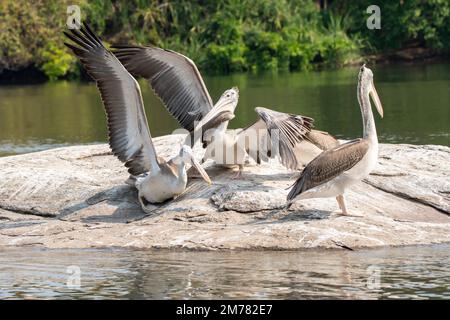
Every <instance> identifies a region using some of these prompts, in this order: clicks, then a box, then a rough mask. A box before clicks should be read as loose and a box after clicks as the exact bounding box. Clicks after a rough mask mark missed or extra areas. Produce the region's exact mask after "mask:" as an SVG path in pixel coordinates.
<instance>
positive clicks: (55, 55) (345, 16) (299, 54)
mask: <svg viewBox="0 0 450 320" xmlns="http://www.w3.org/2000/svg"><path fill="white" fill-rule="evenodd" d="M318 2H319V1H313V0H276V1H275V0H273V1H272V0H223V1H216V0H203V1H199V2H195V1H189V0H128V1H125V0H115V1H103V0H91V1H87V0H77V1H74V0H70V1H69V0H63V1H60V0H37V1H33V2H29V1H28V0H3V1H1V2H0V30H1V31H2V32H1V33H0V70H2V69H9V70H21V69H24V68H26V67H29V66H32V67H35V68H38V69H39V70H41V71H42V72H44V73H45V74H46V75H47V77H48V78H49V79H57V78H60V77H77V76H78V75H79V72H80V71H79V69H78V68H79V66H78V64H76V63H75V59H74V57H73V56H72V55H70V54H69V52H68V50H66V49H65V48H64V46H63V41H64V37H63V36H62V30H64V29H65V23H66V19H67V13H66V9H67V6H68V5H71V4H78V5H79V6H80V7H81V13H82V19H83V20H84V21H88V22H89V24H90V25H91V26H92V27H93V29H94V30H96V31H97V32H98V33H99V34H100V35H102V38H103V39H104V40H106V42H107V43H140V44H154V45H156V46H160V47H164V48H169V49H172V50H176V51H179V52H182V53H184V54H186V55H188V56H189V57H191V58H192V59H193V60H194V61H196V63H197V65H198V66H199V68H200V69H201V70H202V71H203V72H209V73H230V72H246V71H251V72H259V71H282V70H289V71H295V70H307V69H314V68H321V67H328V68H330V67H339V66H342V65H345V64H348V63H351V62H357V61H360V60H361V59H362V58H361V57H362V56H364V55H367V54H376V53H389V52H392V51H394V50H398V49H401V48H405V47H409V46H417V47H422V48H430V49H434V50H435V51H436V52H437V53H445V52H449V50H450V39H449V37H450V3H449V2H448V0H429V1H422V0H384V1H377V2H378V5H379V6H380V8H381V15H382V20H381V24H382V29H381V30H369V29H367V28H366V19H367V18H368V16H369V14H367V13H366V8H367V6H368V5H370V4H372V3H371V2H372V1H352V0H343V1H325V2H327V3H328V6H327V8H325V9H320V7H319V6H318V4H317V3H318Z"/></svg>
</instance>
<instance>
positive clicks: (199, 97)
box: [113, 46, 213, 131]
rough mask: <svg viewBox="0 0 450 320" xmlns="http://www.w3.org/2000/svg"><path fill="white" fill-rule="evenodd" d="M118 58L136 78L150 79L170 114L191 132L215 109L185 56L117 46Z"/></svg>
mask: <svg viewBox="0 0 450 320" xmlns="http://www.w3.org/2000/svg"><path fill="white" fill-rule="evenodd" d="M113 48H114V49H115V50H114V51H113V52H114V54H115V55H116V57H117V58H118V59H119V60H120V61H121V62H122V64H123V65H124V66H125V68H126V69H127V70H128V71H129V72H130V73H131V74H132V75H134V76H140V77H144V78H146V79H147V81H148V82H149V84H150V86H151V87H152V89H153V91H154V92H155V94H156V95H157V96H158V97H159V98H160V99H161V100H162V102H163V104H164V106H165V107H166V108H167V110H168V111H169V113H170V114H171V115H172V116H173V117H174V118H175V119H177V120H178V122H179V123H180V125H181V126H182V127H183V128H185V129H186V130H188V131H192V130H193V129H194V125H195V124H194V123H195V121H199V120H200V119H201V118H202V117H203V116H205V115H206V114H207V113H208V112H209V111H210V110H211V109H212V107H213V103H212V100H211V97H210V95H209V93H208V90H207V89H206V86H205V83H204V82H203V79H202V76H201V75H200V72H199V71H198V69H197V67H196V65H195V64H194V62H193V61H192V60H191V59H189V58H188V57H185V56H184V55H182V54H180V53H177V52H174V51H170V50H164V49H160V48H157V47H152V46H146V47H141V46H114V47H113Z"/></svg>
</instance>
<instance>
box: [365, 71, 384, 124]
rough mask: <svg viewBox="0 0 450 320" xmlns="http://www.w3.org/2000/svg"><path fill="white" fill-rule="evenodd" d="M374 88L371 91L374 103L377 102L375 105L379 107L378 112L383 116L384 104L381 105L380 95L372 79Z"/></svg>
mask: <svg viewBox="0 0 450 320" xmlns="http://www.w3.org/2000/svg"><path fill="white" fill-rule="evenodd" d="M371 87H372V88H371V89H370V91H369V94H370V96H371V97H372V100H373V103H375V107H376V108H377V111H378V113H379V114H380V116H381V117H382V118H383V115H384V113H383V106H382V105H381V101H380V97H379V96H378V93H377V89H375V85H374V83H373V80H372V86H371Z"/></svg>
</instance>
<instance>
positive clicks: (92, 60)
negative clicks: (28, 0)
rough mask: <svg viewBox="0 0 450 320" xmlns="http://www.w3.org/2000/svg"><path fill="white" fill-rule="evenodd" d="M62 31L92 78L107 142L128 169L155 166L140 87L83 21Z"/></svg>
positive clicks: (149, 168)
mask: <svg viewBox="0 0 450 320" xmlns="http://www.w3.org/2000/svg"><path fill="white" fill-rule="evenodd" d="M64 34H65V35H66V36H67V37H68V38H69V39H70V40H72V41H73V42H74V43H75V44H77V45H78V46H75V45H73V44H69V43H65V45H66V46H67V47H69V48H70V49H71V50H72V51H73V52H74V53H75V55H76V56H77V57H78V58H79V59H80V61H81V63H82V64H83V66H84V68H85V69H86V71H87V72H88V73H89V75H90V76H91V77H92V78H93V79H94V80H95V81H96V83H97V87H98V89H99V90H100V95H101V97H102V101H103V105H104V107H105V110H106V114H107V119H108V131H109V145H110V147H111V149H112V151H113V153H114V155H116V156H117V157H118V158H119V160H120V161H122V162H124V163H125V166H126V167H128V168H129V170H128V171H129V172H130V173H131V174H133V175H138V174H140V173H144V172H146V171H149V170H157V169H158V168H159V165H158V161H157V159H156V151H155V148H154V146H153V143H152V139H151V136H150V130H149V128H148V123H147V118H146V115H145V110H144V104H143V101H142V96H141V90H140V88H139V84H138V83H137V82H136V80H135V79H134V78H133V77H132V76H131V75H130V73H128V71H127V70H126V69H125V68H124V67H123V65H122V64H121V63H120V61H119V60H118V59H117V58H116V57H115V56H114V55H113V54H112V53H111V52H110V51H108V50H107V49H106V48H105V47H104V45H103V44H102V42H101V40H100V38H99V37H98V36H97V35H95V34H94V33H93V32H92V30H91V29H90V28H89V26H88V25H87V24H84V27H82V28H81V29H80V31H78V30H75V29H72V30H71V31H70V33H69V32H64Z"/></svg>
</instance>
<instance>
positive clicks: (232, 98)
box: [216, 87, 239, 110]
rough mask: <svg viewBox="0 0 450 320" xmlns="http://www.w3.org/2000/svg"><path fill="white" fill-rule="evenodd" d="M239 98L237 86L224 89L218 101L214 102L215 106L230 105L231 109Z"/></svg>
mask: <svg viewBox="0 0 450 320" xmlns="http://www.w3.org/2000/svg"><path fill="white" fill-rule="evenodd" d="M238 100H239V89H238V88H237V87H233V88H231V89H228V90H227V91H225V92H224V93H223V94H222V95H221V96H220V99H219V101H217V103H216V107H219V108H220V107H223V106H229V105H231V106H232V108H233V110H234V108H236V105H237V103H238Z"/></svg>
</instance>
